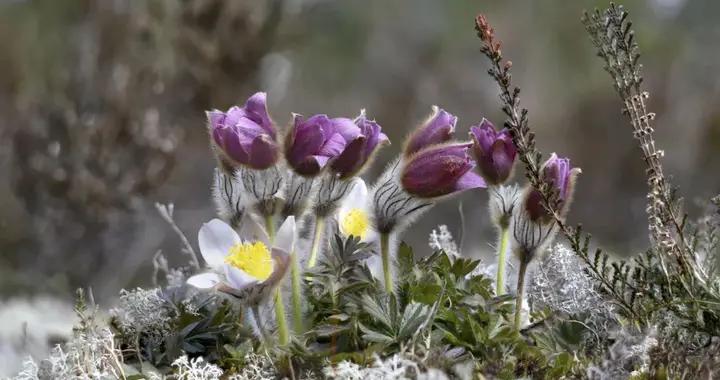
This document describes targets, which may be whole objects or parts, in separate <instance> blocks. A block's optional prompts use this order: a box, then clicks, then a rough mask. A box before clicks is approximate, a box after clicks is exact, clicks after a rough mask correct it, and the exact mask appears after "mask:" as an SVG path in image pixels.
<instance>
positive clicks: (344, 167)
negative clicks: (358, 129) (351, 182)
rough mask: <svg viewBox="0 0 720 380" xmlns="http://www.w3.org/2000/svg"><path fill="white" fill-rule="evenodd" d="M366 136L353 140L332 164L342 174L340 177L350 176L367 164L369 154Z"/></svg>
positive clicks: (335, 170)
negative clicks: (366, 152) (367, 152)
mask: <svg viewBox="0 0 720 380" xmlns="http://www.w3.org/2000/svg"><path fill="white" fill-rule="evenodd" d="M367 142H368V141H367V138H366V137H365V136H358V138H356V139H355V140H353V141H351V142H350V143H349V144H348V145H347V146H346V147H345V150H344V151H343V152H342V153H341V154H340V155H339V156H338V157H337V158H336V159H335V160H333V163H332V165H331V168H332V170H333V171H334V172H336V173H338V174H340V177H343V178H346V177H350V176H352V175H353V174H355V172H356V171H357V170H358V169H359V168H360V167H362V166H363V165H364V164H365V161H366V159H367V156H365V146H366V143H367Z"/></svg>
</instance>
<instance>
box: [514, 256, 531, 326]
mask: <svg viewBox="0 0 720 380" xmlns="http://www.w3.org/2000/svg"><path fill="white" fill-rule="evenodd" d="M529 263H530V262H529V261H528V260H520V269H519V270H518V280H517V293H516V295H515V296H516V297H517V298H516V300H515V330H517V331H520V319H521V317H522V304H523V298H524V296H525V272H526V271H527V267H528V264H529Z"/></svg>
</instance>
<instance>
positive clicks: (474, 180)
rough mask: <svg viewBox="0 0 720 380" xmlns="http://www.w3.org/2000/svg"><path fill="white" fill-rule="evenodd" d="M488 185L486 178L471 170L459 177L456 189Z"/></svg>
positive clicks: (482, 187)
mask: <svg viewBox="0 0 720 380" xmlns="http://www.w3.org/2000/svg"><path fill="white" fill-rule="evenodd" d="M486 187H487V184H486V183H485V180H484V179H483V177H481V176H480V175H479V174H477V173H475V172H474V171H472V170H470V171H468V172H467V173H465V174H464V175H463V176H461V177H460V179H458V181H457V183H456V184H455V191H463V190H470V189H478V188H481V189H484V188H486Z"/></svg>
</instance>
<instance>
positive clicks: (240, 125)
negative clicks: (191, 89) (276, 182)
mask: <svg viewBox="0 0 720 380" xmlns="http://www.w3.org/2000/svg"><path fill="white" fill-rule="evenodd" d="M207 118H208V122H209V124H210V134H211V136H212V142H213V144H214V145H215V146H216V147H217V148H218V151H219V152H220V153H221V155H222V157H223V158H225V159H227V160H229V161H230V162H231V163H233V164H234V165H232V166H236V165H245V166H249V167H251V168H253V169H259V170H261V169H267V168H269V167H271V166H273V165H275V163H276V162H277V158H278V145H277V142H276V140H275V138H276V132H275V126H274V125H273V122H272V120H270V115H268V112H267V105H266V95H265V93H264V92H258V93H256V94H254V95H253V96H251V97H250V98H249V99H248V100H247V102H245V105H244V106H243V107H237V106H234V107H232V108H230V109H229V110H228V111H227V112H222V111H219V110H212V111H208V112H207Z"/></svg>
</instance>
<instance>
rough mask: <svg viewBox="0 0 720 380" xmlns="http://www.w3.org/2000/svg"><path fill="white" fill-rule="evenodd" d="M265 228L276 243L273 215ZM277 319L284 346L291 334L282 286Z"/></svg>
mask: <svg viewBox="0 0 720 380" xmlns="http://www.w3.org/2000/svg"><path fill="white" fill-rule="evenodd" d="M265 229H266V230H267V231H266V232H267V234H268V237H269V238H270V243H271V244H272V243H274V242H275V224H274V221H273V216H272V215H265ZM275 319H276V320H277V326H278V342H279V343H280V345H281V346H284V345H286V344H287V343H288V341H289V340H290V334H289V333H288V326H287V316H286V314H285V303H283V297H282V288H281V287H280V286H278V287H277V289H275Z"/></svg>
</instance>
